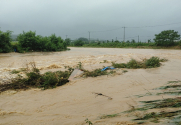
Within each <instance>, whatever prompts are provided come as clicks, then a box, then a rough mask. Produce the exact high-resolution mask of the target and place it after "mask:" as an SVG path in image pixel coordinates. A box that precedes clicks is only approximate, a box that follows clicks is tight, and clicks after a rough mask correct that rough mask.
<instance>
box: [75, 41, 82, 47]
mask: <svg viewBox="0 0 181 125" xmlns="http://www.w3.org/2000/svg"><path fill="white" fill-rule="evenodd" d="M83 45H84V42H83V41H82V40H76V41H75V42H74V46H83Z"/></svg>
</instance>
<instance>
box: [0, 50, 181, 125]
mask: <svg viewBox="0 0 181 125" xmlns="http://www.w3.org/2000/svg"><path fill="white" fill-rule="evenodd" d="M70 49H71V50H70V51H64V52H33V53H23V54H20V53H7V54H0V79H1V80H2V79H3V80H5V79H6V78H7V77H10V73H9V72H10V71H11V70H13V69H19V68H26V64H27V63H29V62H35V63H36V66H37V67H38V68H39V69H41V70H40V71H41V72H46V71H49V70H50V71H55V70H64V67H65V66H71V67H75V66H76V65H77V64H78V63H79V62H81V63H82V65H83V67H84V68H85V69H88V70H93V69H96V68H102V67H103V66H110V65H111V62H118V63H123V62H128V61H129V60H130V59H132V58H133V59H136V60H142V59H144V58H150V57H152V56H157V57H160V58H166V59H168V61H167V62H164V63H162V65H161V67H159V68H151V69H127V70H128V72H127V73H125V74H120V75H115V76H100V77H96V78H80V79H77V80H75V81H72V82H69V83H68V84H66V85H64V86H61V87H57V88H55V89H49V90H45V91H43V90H40V89H31V90H27V91H20V92H13V93H11V94H9V93H8V92H6V93H3V94H1V95H0V124H3V125H6V124H7V125H9V124H12V125H15V124H22V125H24V124H25V125H42V124H43V125H84V124H86V123H85V119H86V118H88V119H89V120H90V121H92V122H93V123H94V124H95V125H121V124H125V125H126V124H132V121H131V120H130V118H129V117H128V116H125V115H121V116H119V117H115V118H110V119H99V116H101V115H103V114H114V113H120V112H123V111H125V110H128V109H130V105H134V106H136V105H138V103H137V102H136V101H137V100H139V99H138V98H136V97H135V96H133V95H138V94H143V93H147V90H149V91H150V92H152V91H153V89H154V88H156V87H159V86H161V85H163V84H165V83H167V82H168V81H173V80H181V75H180V74H181V50H166V49H121V48H73V47H71V48H70ZM105 60H106V63H104V62H105ZM51 65H56V66H58V68H48V67H50V66H51ZM119 70H122V69H119ZM96 92H97V93H103V94H105V95H107V96H110V97H111V98H113V99H112V100H108V99H107V98H105V97H99V96H98V97H95V94H93V93H96ZM152 98H158V99H159V98H162V97H161V96H157V97H155V96H153V97H149V98H148V97H147V98H145V99H147V100H149V99H152ZM128 104H129V105H128ZM119 123H120V124H119Z"/></svg>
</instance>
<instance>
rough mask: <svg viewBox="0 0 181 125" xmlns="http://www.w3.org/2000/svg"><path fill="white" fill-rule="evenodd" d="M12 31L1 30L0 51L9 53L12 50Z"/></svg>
mask: <svg viewBox="0 0 181 125" xmlns="http://www.w3.org/2000/svg"><path fill="white" fill-rule="evenodd" d="M11 33H12V32H11V31H7V32H2V31H0V53H8V52H11V51H12V48H11V43H10V41H11Z"/></svg>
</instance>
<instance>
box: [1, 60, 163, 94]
mask: <svg viewBox="0 0 181 125" xmlns="http://www.w3.org/2000/svg"><path fill="white" fill-rule="evenodd" d="M161 61H162V62H163V61H166V59H159V58H158V57H151V58H150V59H145V60H144V61H143V62H138V61H136V60H134V59H131V60H130V61H129V62H128V63H120V64H117V63H112V66H113V67H114V68H133V69H135V68H152V67H158V66H160V65H161V64H160V62H161ZM29 65H30V67H29ZM76 68H78V69H80V70H81V71H83V73H82V74H81V77H97V76H102V75H109V74H116V71H115V70H112V69H111V70H109V68H108V69H107V67H103V69H101V68H98V69H95V70H92V71H89V70H86V69H84V68H83V67H82V63H81V62H79V63H78V64H77V66H76ZM105 68H106V69H105ZM65 69H66V71H56V72H50V71H49V72H46V73H44V74H40V71H39V69H38V68H36V64H35V62H30V63H28V64H27V68H22V69H19V70H15V69H14V70H12V71H11V72H10V73H11V74H17V75H18V77H16V78H12V79H10V80H9V81H8V82H5V83H1V84H0V92H3V91H6V90H10V89H15V90H18V89H24V90H26V89H29V88H32V87H38V88H43V89H48V88H55V87H57V86H61V85H64V84H66V83H67V82H69V80H68V78H69V76H70V75H71V73H72V72H73V70H74V69H73V68H72V67H69V66H67V67H65ZM21 72H24V74H25V77H23V76H21V75H20V74H19V73H21ZM126 72H128V71H127V70H123V71H122V73H126ZM118 74H120V73H118Z"/></svg>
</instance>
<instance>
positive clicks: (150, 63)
mask: <svg viewBox="0 0 181 125" xmlns="http://www.w3.org/2000/svg"><path fill="white" fill-rule="evenodd" d="M165 61H167V59H160V58H159V57H154V56H153V57H151V58H150V59H145V60H143V61H137V60H135V59H131V60H130V61H129V62H128V63H115V62H112V66H113V67H114V68H128V69H138V68H155V67H160V65H161V63H160V62H165Z"/></svg>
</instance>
